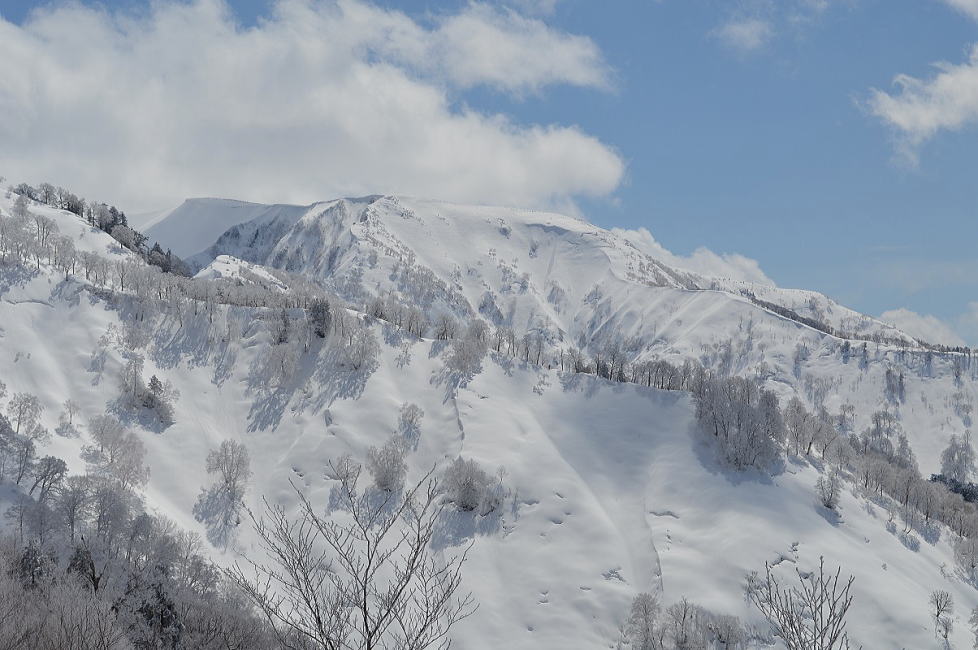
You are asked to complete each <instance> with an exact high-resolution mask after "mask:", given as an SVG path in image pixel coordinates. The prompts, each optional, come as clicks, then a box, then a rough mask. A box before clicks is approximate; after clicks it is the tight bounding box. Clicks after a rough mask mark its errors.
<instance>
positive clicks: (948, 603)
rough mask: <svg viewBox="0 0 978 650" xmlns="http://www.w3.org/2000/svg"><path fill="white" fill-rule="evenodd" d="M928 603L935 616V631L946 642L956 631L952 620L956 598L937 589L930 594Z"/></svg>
mask: <svg viewBox="0 0 978 650" xmlns="http://www.w3.org/2000/svg"><path fill="white" fill-rule="evenodd" d="M928 602H929V603H930V606H931V613H932V614H933V615H934V630H935V631H936V632H937V633H938V634H940V635H941V636H942V637H943V638H944V639H945V640H946V639H947V637H948V635H949V634H950V633H951V631H952V630H953V629H954V621H953V619H952V618H951V615H952V614H954V596H952V595H951V593H950V592H948V591H944V590H943V589H935V590H934V591H932V592H931V593H930V599H929V600H928Z"/></svg>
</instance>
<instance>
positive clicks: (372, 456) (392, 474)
mask: <svg viewBox="0 0 978 650" xmlns="http://www.w3.org/2000/svg"><path fill="white" fill-rule="evenodd" d="M367 471H369V472H370V476H372V477H373V480H374V485H375V486H376V487H377V489H379V490H383V491H385V492H396V491H397V490H400V489H401V487H403V486H404V477H405V476H406V475H407V464H406V463H405V462H404V447H403V445H402V444H401V442H400V440H398V439H397V438H391V439H390V440H388V441H387V442H386V443H385V444H384V446H383V447H380V448H379V449H378V448H377V447H371V448H370V449H368V450H367Z"/></svg>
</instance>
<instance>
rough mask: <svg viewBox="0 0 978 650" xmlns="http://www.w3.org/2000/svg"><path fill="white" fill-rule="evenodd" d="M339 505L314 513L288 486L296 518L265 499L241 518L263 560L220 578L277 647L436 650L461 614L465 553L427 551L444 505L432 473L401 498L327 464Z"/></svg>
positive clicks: (346, 468)
mask: <svg viewBox="0 0 978 650" xmlns="http://www.w3.org/2000/svg"><path fill="white" fill-rule="evenodd" d="M330 467H331V469H332V476H333V477H335V478H336V480H338V481H339V485H338V486H337V487H336V488H335V489H336V492H335V493H334V496H336V497H337V499H336V500H337V501H338V502H339V506H338V507H337V508H336V509H334V510H332V511H328V512H326V513H324V514H320V513H319V512H318V511H317V509H316V507H315V506H314V505H313V504H312V502H311V501H310V500H309V499H308V497H306V496H305V495H304V494H303V493H302V492H301V491H300V490H299V489H298V488H297V487H296V486H295V485H293V488H295V491H296V494H297V495H298V497H299V503H300V509H299V510H300V514H299V517H298V518H297V519H290V518H289V515H288V514H287V512H286V510H285V508H283V507H282V506H279V505H272V504H270V503H268V501H267V500H266V501H265V512H264V516H263V517H260V518H259V517H256V516H255V515H254V514H252V513H249V514H250V515H251V519H252V523H253V524H254V527H255V530H256V532H257V533H258V537H259V539H260V543H261V547H262V548H263V550H264V551H265V552H266V553H267V555H268V557H269V560H268V561H269V563H268V564H264V563H262V562H260V561H255V560H248V561H247V565H246V567H244V568H243V567H242V566H241V565H240V564H239V565H236V566H235V567H234V568H233V569H232V570H230V571H229V576H230V577H231V579H232V580H234V582H235V583H237V584H238V585H239V586H240V587H241V589H242V590H243V591H244V592H245V593H246V594H247V595H248V596H249V597H250V598H251V599H252V600H253V601H254V603H255V604H256V605H257V607H258V609H259V611H261V612H262V614H263V615H264V616H265V617H266V618H267V619H268V621H269V623H270V624H271V625H272V626H273V628H274V629H275V631H276V634H277V636H278V640H279V643H280V644H281V645H282V646H283V647H286V648H294V649H296V650H298V649H299V648H303V649H305V648H310V647H311V648H318V649H322V650H352V649H354V648H355V649H358V650H359V649H363V650H379V649H382V648H398V649H403V650H424V649H426V648H438V649H442V650H444V649H445V648H448V646H449V644H450V638H449V632H450V631H451V628H452V627H453V626H454V625H455V624H456V623H458V622H459V621H461V620H462V619H464V618H466V617H467V616H469V615H471V614H472V613H473V612H474V611H475V609H476V605H475V603H474V600H473V598H472V595H471V594H465V595H460V594H459V588H460V586H461V569H462V565H463V563H464V562H465V559H466V554H467V551H468V549H465V550H463V551H461V552H459V553H457V554H455V555H452V556H448V557H446V558H444V559H440V555H437V554H436V553H435V552H434V550H433V549H432V546H431V543H432V537H433V536H434V532H435V526H436V523H437V521H438V519H439V516H440V515H441V512H442V509H443V508H444V505H443V501H442V499H441V495H440V490H439V485H438V482H437V480H436V479H435V478H434V477H433V474H434V470H432V471H431V472H429V473H428V474H426V475H425V476H424V477H422V478H421V480H420V481H418V482H417V483H414V484H413V485H412V486H411V487H410V488H407V489H405V490H404V491H403V492H384V491H381V490H372V489H366V490H364V491H360V490H359V489H358V482H359V478H360V473H361V468H360V466H359V465H356V464H352V463H345V464H342V466H341V467H336V466H333V465H332V464H331V465H330Z"/></svg>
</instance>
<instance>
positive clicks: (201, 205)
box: [140, 199, 305, 257]
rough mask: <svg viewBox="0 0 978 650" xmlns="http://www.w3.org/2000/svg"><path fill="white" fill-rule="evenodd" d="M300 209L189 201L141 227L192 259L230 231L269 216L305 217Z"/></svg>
mask: <svg viewBox="0 0 978 650" xmlns="http://www.w3.org/2000/svg"><path fill="white" fill-rule="evenodd" d="M304 210H305V208H302V207H301V206H296V205H261V204H258V203H248V202H246V201H230V200H226V199H188V200H187V201H184V202H183V203H181V204H180V205H179V206H177V207H176V208H173V209H172V210H167V211H165V212H162V213H159V214H154V215H152V217H151V218H150V219H148V220H147V221H146V222H145V223H143V224H140V227H141V228H142V230H143V232H144V233H145V234H146V236H148V237H149V239H150V241H158V242H160V244H161V245H162V246H163V247H164V248H170V249H172V250H173V252H174V253H175V254H176V255H177V256H178V257H189V256H191V255H193V254H195V253H199V252H200V251H202V250H204V249H205V248H207V246H209V245H210V244H211V243H212V242H213V241H214V240H215V239H217V237H218V236H220V235H221V234H222V233H223V232H224V231H226V230H227V229H228V228H230V227H232V226H234V225H237V224H239V223H244V222H246V221H251V220H253V219H261V218H268V217H269V216H290V215H298V214H301V213H302V212H303V211H304Z"/></svg>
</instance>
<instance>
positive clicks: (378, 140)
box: [0, 0, 624, 211]
mask: <svg viewBox="0 0 978 650" xmlns="http://www.w3.org/2000/svg"><path fill="white" fill-rule="evenodd" d="M553 84H572V85H577V86H583V87H590V88H599V89H604V88H607V87H609V85H610V84H609V71H608V68H607V66H606V64H605V63H604V61H603V59H602V57H601V53H600V51H599V50H598V48H597V47H596V46H595V44H594V43H593V42H592V41H590V40H589V39H587V38H584V37H581V36H575V35H571V34H567V33H565V32H562V31H558V30H555V29H553V28H551V27H549V26H548V25H546V24H545V23H544V22H543V21H541V20H539V19H535V18H527V17H526V16H524V15H522V14H519V13H516V12H515V11H513V10H511V9H505V8H498V7H490V6H488V5H484V4H479V3H472V4H469V5H466V6H465V7H463V8H462V9H461V10H460V11H459V12H456V13H453V14H446V15H442V16H439V17H436V18H435V19H433V20H432V21H431V22H430V23H428V24H424V25H423V24H421V23H420V22H418V21H416V20H414V19H413V18H411V17H410V16H408V15H406V14H404V13H401V12H397V11H392V10H386V9H382V8H379V7H376V6H374V5H371V4H367V3H365V2H362V1H361V0H336V1H335V2H313V1H312V0H279V1H278V3H277V4H276V5H275V7H274V11H273V13H272V15H271V17H270V18H268V19H267V20H263V21H260V22H259V23H258V24H257V25H256V26H254V27H251V28H242V27H240V26H239V25H237V24H236V22H235V20H234V17H233V16H232V15H231V14H230V12H229V10H228V8H227V6H226V5H225V4H224V2H223V1H222V0H193V1H192V2H190V3H183V2H176V1H174V0H161V1H160V2H156V3H153V4H152V5H151V9H149V10H148V13H147V14H145V15H142V16H133V15H130V14H124V13H121V12H113V11H111V10H102V9H93V8H88V7H84V6H82V5H79V4H68V5H65V6H59V7H56V8H54V9H50V10H40V11H37V12H35V13H34V14H33V15H32V16H31V17H30V18H29V19H28V20H27V21H26V22H25V23H24V24H22V25H15V24H12V23H10V22H6V21H4V20H3V19H2V18H0V138H2V146H0V170H2V171H3V173H4V174H6V175H7V176H9V177H12V178H17V179H18V180H29V181H38V180H49V181H51V182H54V183H58V184H62V185H65V186H67V187H71V188H72V189H73V190H74V191H76V192H78V193H80V194H83V195H85V196H88V197H90V198H99V199H103V200H108V201H112V202H115V203H117V204H119V205H120V206H122V207H124V208H126V209H128V210H132V211H137V210H143V209H153V208H156V207H165V206H167V205H170V204H173V203H174V201H175V200H178V199H181V198H183V197H185V196H199V195H207V196H214V195H221V196H232V197H235V198H243V199H250V200H257V201H301V202H307V201H313V200H317V199H322V198H330V197H334V196H338V195H357V194H367V193H375V192H381V193H394V192H397V193H404V194H414V195H421V196H432V197H437V198H444V199H448V200H456V201H473V202H475V201H478V202H497V203H506V204H521V205H528V206H539V205H552V204H554V203H557V202H560V201H567V200H570V199H572V198H573V197H575V196H603V195H607V194H609V193H611V192H613V191H614V190H615V188H616V187H617V186H618V184H619V182H620V180H621V178H622V175H623V173H624V163H623V161H622V159H621V157H620V156H619V155H618V154H617V153H616V152H615V151H613V150H612V149H611V148H609V147H608V146H607V145H605V144H603V143H602V142H600V141H599V140H597V139H596V138H594V137H592V136H590V135H588V134H586V133H583V132H582V131H581V130H580V129H578V128H575V127H567V126H558V125H537V124H529V125H527V124H518V123H516V122H514V121H513V120H512V119H510V118H508V117H507V116H505V115H500V114H488V113H485V112H480V111H478V110H476V109H473V108H471V107H468V106H465V105H464V104H462V105H460V103H459V102H458V99H459V98H458V96H457V93H458V92H459V90H460V89H465V88H470V87H473V86H480V85H482V86H488V87H491V88H493V89H495V90H497V91H501V92H506V93H513V94H523V93H536V92H541V91H542V90H543V89H545V88H546V87H547V86H550V85H553Z"/></svg>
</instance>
